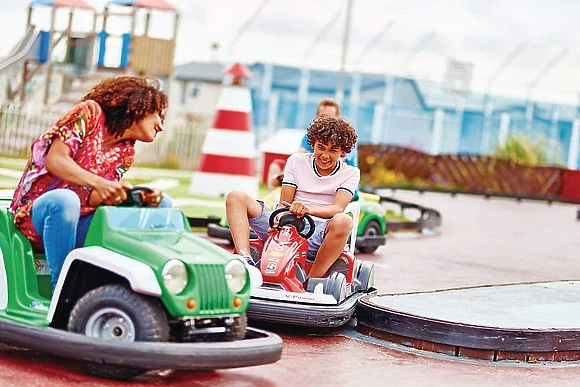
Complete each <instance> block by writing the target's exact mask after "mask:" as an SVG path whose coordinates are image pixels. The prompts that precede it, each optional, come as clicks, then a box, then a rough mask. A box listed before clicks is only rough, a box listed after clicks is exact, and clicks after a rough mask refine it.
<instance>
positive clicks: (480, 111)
mask: <svg viewBox="0 0 580 387" xmlns="http://www.w3.org/2000/svg"><path fill="white" fill-rule="evenodd" d="M248 67H249V69H250V70H251V71H252V73H253V77H252V78H251V79H250V80H249V81H248V86H249V87H250V88H251V92H252V100H253V101H252V102H253V120H254V122H253V123H254V128H255V131H256V133H257V134H258V137H259V138H260V137H262V138H263V137H266V135H267V134H272V133H273V132H275V131H276V130H278V129H280V128H298V129H304V128H306V127H307V126H308V124H309V123H310V121H311V120H312V118H313V117H314V116H315V113H316V108H317V105H318V102H319V101H320V99H322V98H327V97H334V96H335V95H336V91H337V90H336V89H337V84H338V82H339V78H338V77H339V74H338V73H337V72H335V71H324V70H314V69H304V68H297V67H288V66H282V65H274V64H268V63H253V64H249V65H248ZM223 68H224V65H223V64H221V63H188V64H185V65H181V66H177V67H176V69H175V79H176V81H177V83H178V84H181V85H182V88H181V102H182V103H184V104H185V103H186V102H187V100H188V98H190V97H191V96H192V95H193V94H195V90H198V91H199V89H200V87H202V86H204V85H207V84H208V83H210V84H212V83H213V84H214V85H215V86H217V85H219V84H220V83H221V82H222V76H221V70H222V69H223ZM342 81H343V90H344V97H343V99H342V103H341V106H342V107H341V114H342V115H344V116H346V117H347V118H348V119H350V120H351V121H353V122H354V123H355V125H356V127H357V131H358V133H359V136H360V142H359V143H361V144H364V143H372V144H392V145H399V146H405V147H411V148H415V149H418V150H421V151H425V152H430V153H433V154H440V153H446V154H488V153H490V152H491V151H492V149H493V147H494V146H495V145H496V144H497V143H498V142H499V141H501V140H502V139H505V137H506V136H507V135H508V134H509V133H523V134H526V135H527V136H529V137H530V138H531V139H532V140H538V139H546V140H550V142H552V143H554V144H558V146H556V147H554V151H553V156H554V157H555V158H556V159H557V160H558V161H559V163H561V164H562V165H567V166H568V167H571V168H577V166H578V163H579V155H578V145H579V137H580V116H579V111H578V108H577V107H576V106H565V105H558V104H550V103H539V102H528V101H525V100H517V99H510V98H505V97H501V96H486V95H482V94H473V93H469V94H457V93H453V92H450V91H448V90H446V89H445V88H444V87H443V85H441V84H437V83H433V82H425V81H417V80H414V79H407V78H399V77H390V76H384V75H377V74H358V73H350V74H345V75H344V77H343V80H342ZM192 85H193V86H192ZM260 135H261V136H260Z"/></svg>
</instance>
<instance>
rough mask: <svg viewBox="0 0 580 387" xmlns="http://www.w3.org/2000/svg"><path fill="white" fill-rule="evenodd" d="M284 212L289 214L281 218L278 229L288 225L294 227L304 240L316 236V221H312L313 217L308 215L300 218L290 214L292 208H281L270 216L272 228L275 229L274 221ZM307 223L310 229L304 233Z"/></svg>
mask: <svg viewBox="0 0 580 387" xmlns="http://www.w3.org/2000/svg"><path fill="white" fill-rule="evenodd" d="M283 212H287V214H284V215H282V216H281V217H280V220H279V221H278V228H281V227H283V226H286V225H292V226H294V227H295V228H296V231H298V235H300V236H301V237H302V238H304V239H308V238H310V237H311V236H312V234H314V231H315V228H314V226H315V225H314V219H312V217H311V216H310V215H308V214H304V216H302V217H301V218H299V217H298V216H296V215H294V214H293V213H291V212H290V207H280V208H278V209H277V210H275V211H274V212H272V213H271V214H270V219H269V222H270V228H273V227H274V220H276V216H278V215H279V214H281V213H283ZM306 222H308V225H309V227H308V231H307V232H304V228H305V225H306Z"/></svg>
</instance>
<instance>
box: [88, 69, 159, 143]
mask: <svg viewBox="0 0 580 387" xmlns="http://www.w3.org/2000/svg"><path fill="white" fill-rule="evenodd" d="M160 86H161V84H160V82H159V81H158V80H157V79H151V78H143V77H132V76H120V77H115V78H109V79H105V80H104V81H101V82H99V83H97V84H96V85H95V86H93V88H92V89H91V90H89V92H88V93H87V94H86V95H85V96H84V97H83V98H82V101H87V100H93V101H95V102H97V103H98V104H99V105H100V106H101V109H103V112H104V113H105V126H106V127H107V130H108V131H109V133H110V134H112V135H114V136H116V137H118V136H122V135H123V133H124V132H125V130H127V129H129V128H130V127H131V125H133V124H134V123H136V122H138V121H140V120H142V119H143V118H145V117H146V116H148V115H150V114H155V113H157V114H159V116H160V117H161V120H162V121H163V119H164V114H165V109H166V108H167V104H168V98H167V94H165V93H164V92H162V91H161V90H160Z"/></svg>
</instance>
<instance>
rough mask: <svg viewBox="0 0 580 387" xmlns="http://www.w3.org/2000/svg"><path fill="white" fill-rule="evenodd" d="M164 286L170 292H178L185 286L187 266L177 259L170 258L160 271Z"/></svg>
mask: <svg viewBox="0 0 580 387" xmlns="http://www.w3.org/2000/svg"><path fill="white" fill-rule="evenodd" d="M161 275H162V276H163V284H164V285H165V288H167V290H169V292H170V293H172V294H179V293H181V292H182V291H183V289H185V287H186V286H187V280H188V278H187V277H188V275H187V268H186V267H185V264H184V263H183V262H181V261H180V260H178V259H172V260H171V261H169V262H167V263H166V264H165V266H163V271H162V272H161Z"/></svg>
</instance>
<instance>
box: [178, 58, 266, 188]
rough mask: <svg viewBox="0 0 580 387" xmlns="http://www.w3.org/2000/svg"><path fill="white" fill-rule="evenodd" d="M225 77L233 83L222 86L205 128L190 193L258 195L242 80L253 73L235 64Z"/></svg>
mask: <svg viewBox="0 0 580 387" xmlns="http://www.w3.org/2000/svg"><path fill="white" fill-rule="evenodd" d="M224 74H227V75H231V76H232V84H231V85H227V86H222V90H221V92H220V95H219V98H218V102H217V109H216V110H217V111H216V115H215V117H214V121H213V125H212V127H211V128H210V129H208V131H207V134H206V137H205V141H204V143H203V148H202V155H201V159H200V161H199V165H198V168H197V170H196V171H195V172H194V174H193V178H192V180H191V184H190V186H189V192H190V193H192V194H199V195H205V196H211V197H219V196H225V195H226V194H227V193H228V192H230V191H231V190H233V189H241V190H243V191H246V192H247V193H248V194H250V195H251V196H252V197H257V196H258V176H257V173H256V139H255V136H254V133H253V132H252V100H251V98H250V91H249V90H248V88H247V87H245V86H243V85H242V83H243V79H244V78H246V77H250V76H251V75H252V73H251V72H250V71H249V70H248V69H247V68H246V67H245V66H244V65H242V64H240V63H236V64H234V65H233V66H232V67H230V68H229V69H227V70H226V71H224Z"/></svg>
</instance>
